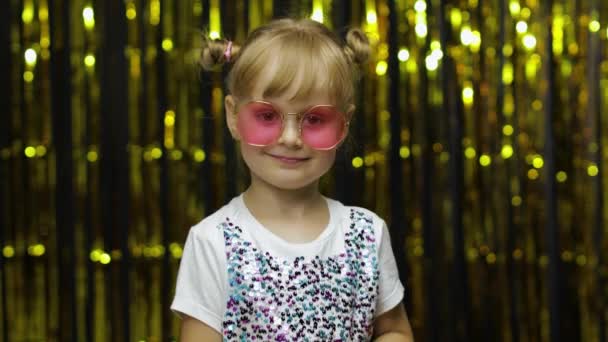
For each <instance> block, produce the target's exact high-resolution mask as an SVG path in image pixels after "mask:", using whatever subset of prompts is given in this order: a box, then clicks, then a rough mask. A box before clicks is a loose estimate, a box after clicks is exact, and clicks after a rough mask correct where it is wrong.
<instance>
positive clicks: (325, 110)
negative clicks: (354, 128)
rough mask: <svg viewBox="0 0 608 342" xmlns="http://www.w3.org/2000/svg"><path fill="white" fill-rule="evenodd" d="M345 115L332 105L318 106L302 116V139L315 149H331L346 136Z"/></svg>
mask: <svg viewBox="0 0 608 342" xmlns="http://www.w3.org/2000/svg"><path fill="white" fill-rule="evenodd" d="M345 126H346V125H345V121H344V115H343V114H342V113H340V112H339V111H338V110H337V109H336V108H334V107H331V106H316V107H313V108H312V109H310V110H309V111H308V112H306V113H305V114H304V117H303V118H302V141H303V142H304V143H305V144H307V145H308V146H310V147H312V148H315V149H330V148H333V147H335V146H336V145H337V144H338V143H339V142H340V141H341V140H342V138H344V131H345Z"/></svg>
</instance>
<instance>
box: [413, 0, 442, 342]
mask: <svg viewBox="0 0 608 342" xmlns="http://www.w3.org/2000/svg"><path fill="white" fill-rule="evenodd" d="M432 13H433V9H432V4H431V3H427V20H428V22H433V15H432ZM430 41H431V37H430V35H427V36H426V38H425V42H424V45H423V46H422V47H421V49H420V51H419V56H418V60H420V61H424V60H425V58H426V53H427V51H429V46H430ZM418 73H419V78H420V88H419V105H418V108H417V109H418V111H419V112H418V113H417V116H418V117H420V118H422V120H421V121H420V124H421V127H420V128H421V132H422V137H421V145H422V155H421V157H420V159H421V164H422V167H421V172H422V173H421V175H420V177H421V179H422V191H421V194H420V197H421V198H420V199H421V207H422V235H423V240H424V242H423V248H424V257H423V260H424V269H425V272H424V284H425V291H426V296H425V302H426V307H427V308H428V310H427V311H426V314H425V321H426V322H427V324H426V331H425V334H426V340H427V341H431V342H438V341H439V340H440V331H439V330H442V329H438V327H442V326H443V324H442V322H440V320H439V301H438V296H437V294H438V293H441V292H440V291H439V284H438V281H437V279H438V278H437V276H438V275H437V274H436V273H435V272H433V270H434V269H435V267H436V266H439V260H436V259H437V256H436V252H435V242H436V239H435V238H436V234H437V232H436V231H435V223H434V221H433V183H432V179H433V175H434V173H435V168H434V165H433V160H432V158H433V149H432V144H433V138H434V134H433V109H432V108H431V105H430V104H429V77H428V74H427V70H426V68H424V67H420V68H418Z"/></svg>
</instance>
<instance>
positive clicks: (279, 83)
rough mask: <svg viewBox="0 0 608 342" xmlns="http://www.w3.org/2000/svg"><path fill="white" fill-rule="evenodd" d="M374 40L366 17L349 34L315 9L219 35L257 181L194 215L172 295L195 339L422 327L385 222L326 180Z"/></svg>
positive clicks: (288, 337)
mask: <svg viewBox="0 0 608 342" xmlns="http://www.w3.org/2000/svg"><path fill="white" fill-rule="evenodd" d="M368 53H369V42H368V40H367V38H366V36H365V35H364V34H363V33H362V32H361V31H360V30H357V29H352V30H350V31H349V32H348V34H347V36H346V43H345V44H343V43H342V42H340V40H339V39H338V38H337V37H336V36H335V35H334V34H333V33H332V32H331V31H330V30H329V29H327V28H326V27H325V26H323V25H322V24H319V23H317V22H315V21H311V20H297V21H296V20H292V19H281V20H276V21H273V22H271V23H269V24H267V25H265V26H263V27H260V28H258V29H256V30H255V31H253V32H252V33H251V34H250V36H249V38H248V39H247V41H246V42H245V44H244V45H243V46H242V47H240V48H239V47H238V46H236V45H235V44H234V43H232V42H229V41H228V42H219V41H208V42H207V44H206V46H205V47H204V49H203V52H202V54H201V65H202V66H203V67H204V68H205V69H214V68H217V66H218V65H221V64H223V63H233V65H232V69H231V71H230V73H229V75H228V90H229V94H230V95H228V96H226V98H225V109H226V123H227V124H228V128H229V129H230V132H231V134H232V136H233V138H234V139H235V140H236V141H237V142H238V143H239V146H240V151H241V154H242V157H243V160H244V161H245V164H246V165H247V166H248V168H249V171H250V174H251V185H250V186H249V188H248V189H247V190H246V191H245V192H244V193H243V194H241V195H240V196H238V197H236V198H234V199H232V200H231V201H230V202H229V203H228V204H227V205H225V206H224V207H222V208H221V209H219V210H218V211H217V212H215V213H214V214H212V215H211V216H209V217H207V218H205V219H204V220H203V221H202V222H200V223H198V224H197V225H196V226H194V227H192V228H191V229H190V232H189V235H188V238H187V239H186V244H185V247H184V252H183V257H182V260H181V264H180V269H179V274H178V277H177V286H176V293H175V298H174V300H173V304H172V306H171V309H172V310H173V311H174V312H176V313H178V314H179V315H180V316H181V317H182V318H183V321H182V326H181V340H182V341H220V340H222V339H223V340H227V341H236V340H238V341H369V340H371V339H372V338H374V339H376V338H377V339H376V340H377V341H412V340H413V338H412V333H411V328H410V325H409V322H408V319H407V316H406V313H405V310H404V308H403V306H402V304H401V301H402V299H403V292H404V288H403V286H402V284H401V283H400V281H399V276H398V273H397V268H396V264H395V258H394V256H393V252H392V249H391V243H390V237H389V233H388V230H387V227H386V224H385V223H384V221H383V220H382V219H381V218H379V217H378V216H377V215H376V214H374V213H373V212H371V211H369V210H366V209H363V208H358V207H347V206H344V205H343V204H341V203H340V202H338V201H335V200H332V199H329V198H326V197H324V196H323V195H322V194H321V193H320V192H319V178H320V177H321V176H323V174H325V173H326V172H327V171H328V170H329V169H330V168H331V167H332V165H333V163H334V160H335V157H336V149H337V148H338V147H339V146H340V144H341V143H342V142H343V140H344V138H345V137H346V135H347V134H348V129H349V123H350V121H351V117H352V115H353V112H354V109H355V107H354V105H353V93H354V89H353V85H354V77H353V74H354V72H355V71H356V70H355V68H354V67H355V66H356V64H360V63H362V62H364V61H365V60H366V58H367V55H368Z"/></svg>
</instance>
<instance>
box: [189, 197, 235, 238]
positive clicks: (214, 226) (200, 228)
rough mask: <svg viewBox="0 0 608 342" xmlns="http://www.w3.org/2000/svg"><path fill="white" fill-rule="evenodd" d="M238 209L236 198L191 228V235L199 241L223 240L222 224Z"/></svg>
mask: <svg viewBox="0 0 608 342" xmlns="http://www.w3.org/2000/svg"><path fill="white" fill-rule="evenodd" d="M236 212H237V209H236V206H235V203H234V199H233V200H232V201H230V202H229V203H227V204H225V205H224V206H223V207H221V208H220V209H218V210H216V211H215V212H214V213H212V214H211V215H209V216H207V217H205V218H203V219H202V220H201V221H199V222H198V223H197V224H195V225H194V226H192V227H191V228H190V234H189V235H190V237H191V238H193V239H195V240H196V241H198V242H204V243H217V242H220V241H223V239H224V237H223V231H222V229H221V225H222V223H223V222H225V221H226V219H229V218H233V217H234V216H235V215H236Z"/></svg>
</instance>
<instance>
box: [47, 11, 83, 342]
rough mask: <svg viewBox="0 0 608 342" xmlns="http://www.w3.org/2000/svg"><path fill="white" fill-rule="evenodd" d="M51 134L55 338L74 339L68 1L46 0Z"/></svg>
mask: <svg viewBox="0 0 608 342" xmlns="http://www.w3.org/2000/svg"><path fill="white" fill-rule="evenodd" d="M49 9H50V11H51V15H50V16H49V19H50V21H49V24H50V31H51V41H52V42H53V44H51V96H52V97H51V106H52V116H53V118H52V126H53V127H52V134H53V141H54V145H55V155H56V177H57V179H56V189H55V211H56V213H55V217H56V221H55V224H56V227H57V233H58V235H57V240H56V241H57V251H58V252H59V255H58V273H59V279H58V281H59V286H58V288H59V296H60V298H61V299H62V300H61V301H59V310H58V312H59V325H60V326H61V327H62V329H60V331H59V340H61V341H76V340H77V338H78V328H77V326H78V317H77V312H76V291H75V289H76V286H75V284H76V279H75V272H74V268H75V266H76V265H75V263H74V260H75V241H74V220H75V219H74V188H73V183H72V180H73V178H74V172H73V169H74V163H73V160H72V150H73V146H72V136H73V132H72V108H71V103H70V97H71V94H72V87H71V79H72V72H71V70H72V69H71V66H70V53H71V51H70V44H71V35H70V20H71V11H70V2H69V1H67V0H50V1H49Z"/></svg>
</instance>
